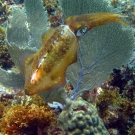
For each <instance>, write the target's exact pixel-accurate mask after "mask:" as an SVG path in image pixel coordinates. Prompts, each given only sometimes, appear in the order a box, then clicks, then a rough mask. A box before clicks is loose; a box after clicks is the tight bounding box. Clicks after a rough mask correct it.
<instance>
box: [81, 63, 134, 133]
mask: <svg viewBox="0 0 135 135" xmlns="http://www.w3.org/2000/svg"><path fill="white" fill-rule="evenodd" d="M134 89H135V74H134V68H133V66H131V65H129V66H122V67H121V68H119V69H114V70H113V72H112V74H111V75H110V77H109V79H108V81H106V82H105V83H104V84H102V85H101V87H100V88H96V89H94V90H93V91H87V92H84V93H83V95H82V97H83V98H84V99H85V100H86V101H88V102H90V103H92V104H93V105H95V106H96V108H97V109H98V114H99V116H100V118H101V119H102V120H103V122H104V124H105V126H106V128H107V129H108V131H109V133H110V134H111V135H115V134H116V133H117V134H118V135H121V134H122V135H127V134H130V135H133V134H134V128H133V127H134V122H135V118H134V117H135V91H134Z"/></svg>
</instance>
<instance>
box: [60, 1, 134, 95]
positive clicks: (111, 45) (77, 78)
mask: <svg viewBox="0 0 135 135" xmlns="http://www.w3.org/2000/svg"><path fill="white" fill-rule="evenodd" d="M61 3H62V4H61V5H62V7H63V8H62V9H63V14H64V17H65V18H67V17H69V16H73V15H78V14H79V15H80V14H85V13H87V14H88V13H95V12H113V8H112V7H111V6H110V5H109V4H108V3H107V2H106V1H104V0H102V2H101V1H99V0H96V1H93V0H86V1H85V2H83V1H80V0H75V1H72V0H63V1H61ZM95 7H96V8H95ZM69 9H70V10H69ZM116 32H117V33H116ZM79 43H80V47H79V51H78V61H77V62H76V63H75V64H72V65H71V66H70V67H69V68H68V69H67V71H66V75H67V79H68V80H69V81H70V82H71V83H72V85H73V87H74V93H75V94H77V95H79V94H80V93H81V92H83V91H88V90H92V89H93V88H96V87H99V86H100V85H101V84H102V83H103V82H105V81H106V79H107V76H109V74H110V72H111V70H112V69H113V68H115V67H119V66H121V65H123V64H125V63H127V62H128V60H129V58H131V56H132V54H133V52H132V49H133V48H132V47H133V46H134V45H133V44H134V37H133V32H132V30H131V29H130V28H129V27H128V28H123V27H122V26H120V25H119V24H114V23H113V24H112V23H110V24H107V25H104V26H103V27H98V28H95V29H93V30H91V31H89V32H88V33H87V34H85V35H84V36H83V37H82V38H80V39H79ZM81 44H82V45H81ZM129 44H130V47H131V48H132V49H131V48H130V49H131V50H130V51H129V54H127V55H125V54H126V53H127V50H126V49H127V46H128V47H129ZM115 47H116V48H117V49H116V48H115ZM121 47H122V48H121ZM121 49H122V51H121ZM128 49H129V48H128ZM119 52H121V53H122V54H120V53H119ZM123 56H124V57H123ZM118 59H119V60H118ZM123 59H125V60H123ZM112 60H113V62H111V61H112Z"/></svg>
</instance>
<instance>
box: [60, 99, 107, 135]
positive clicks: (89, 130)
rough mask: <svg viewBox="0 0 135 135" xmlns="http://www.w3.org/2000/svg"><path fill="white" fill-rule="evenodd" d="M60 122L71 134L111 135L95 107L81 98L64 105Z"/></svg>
mask: <svg viewBox="0 0 135 135" xmlns="http://www.w3.org/2000/svg"><path fill="white" fill-rule="evenodd" d="M58 123H59V125H60V126H61V127H62V128H63V129H64V130H66V131H67V132H68V134H69V135H99V134H100V135H109V133H108V131H107V130H106V128H105V126H104V124H103V122H102V120H101V119H100V118H99V116H98V114H97V110H96V109H95V107H94V106H93V105H92V104H90V103H88V102H86V101H84V100H82V99H81V98H78V99H77V100H75V101H70V102H69V103H68V104H67V105H66V106H65V107H64V109H63V111H62V113H61V114H60V115H59V118H58Z"/></svg>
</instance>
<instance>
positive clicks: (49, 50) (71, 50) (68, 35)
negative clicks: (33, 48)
mask: <svg viewBox="0 0 135 135" xmlns="http://www.w3.org/2000/svg"><path fill="white" fill-rule="evenodd" d="M121 17H125V16H124V15H121V14H116V13H109V12H106V13H92V14H83V15H78V16H71V17H68V18H67V19H66V20H65V22H64V25H60V26H59V27H57V28H52V29H49V30H48V31H46V32H45V33H44V34H43V35H42V46H41V48H40V49H39V50H38V51H37V53H35V54H31V55H26V56H25V57H24V59H23V64H22V70H23V73H24V76H25V84H24V90H25V93H26V94H27V95H33V94H36V93H38V92H40V91H42V90H47V91H49V90H52V89H54V88H56V87H60V86H61V85H64V83H65V80H66V79H65V78H66V76H65V75H66V69H67V67H68V66H70V65H71V64H73V63H75V62H77V51H78V39H79V37H80V36H82V35H84V34H86V33H87V32H88V31H89V30H91V29H93V28H95V27H99V26H102V25H105V24H107V23H110V22H114V23H121V24H123V25H124V26H127V25H128V24H127V23H126V22H124V21H123V20H122V19H121Z"/></svg>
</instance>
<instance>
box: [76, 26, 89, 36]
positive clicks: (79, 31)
mask: <svg viewBox="0 0 135 135" xmlns="http://www.w3.org/2000/svg"><path fill="white" fill-rule="evenodd" d="M86 32H87V27H85V28H84V29H80V30H78V31H77V32H76V36H78V37H79V36H81V35H83V34H85V33H86Z"/></svg>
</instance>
